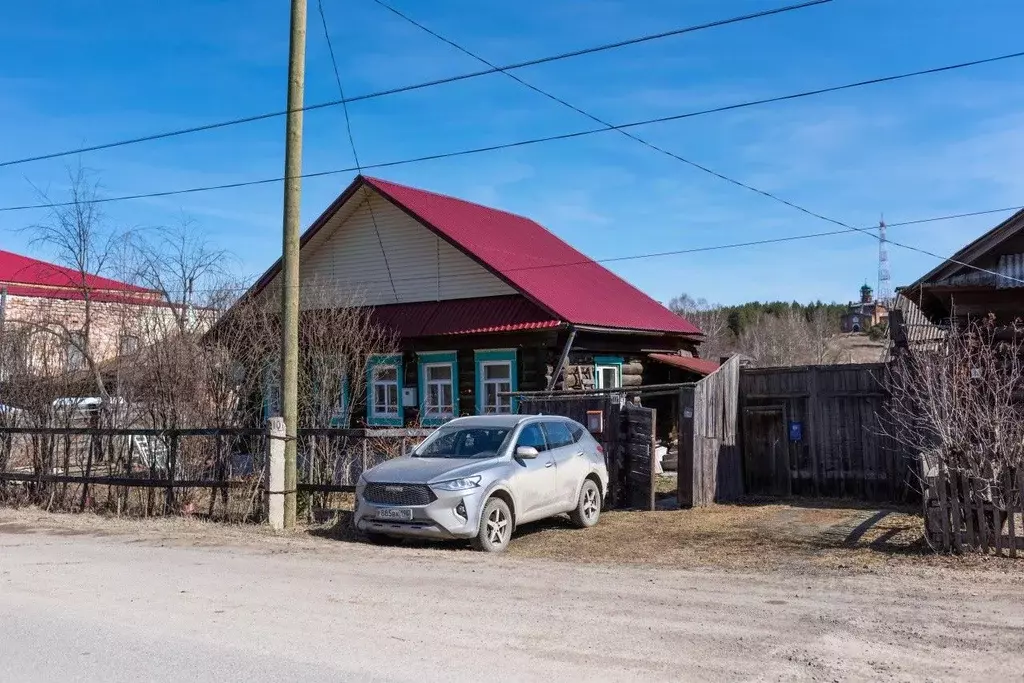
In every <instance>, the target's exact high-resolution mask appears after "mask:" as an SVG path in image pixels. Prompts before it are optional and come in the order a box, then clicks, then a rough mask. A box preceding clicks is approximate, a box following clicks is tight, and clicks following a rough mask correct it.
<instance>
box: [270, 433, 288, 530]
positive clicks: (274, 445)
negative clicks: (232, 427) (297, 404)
mask: <svg viewBox="0 0 1024 683" xmlns="http://www.w3.org/2000/svg"><path fill="white" fill-rule="evenodd" d="M267 437H268V438H267V522H268V523H269V524H270V528H271V529H273V530H274V531H281V530H282V529H284V418H283V417H272V418H270V419H269V420H267Z"/></svg>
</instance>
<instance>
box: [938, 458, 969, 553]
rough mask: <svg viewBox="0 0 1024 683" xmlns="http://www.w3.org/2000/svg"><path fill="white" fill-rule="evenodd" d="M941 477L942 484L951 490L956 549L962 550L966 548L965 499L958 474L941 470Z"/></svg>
mask: <svg viewBox="0 0 1024 683" xmlns="http://www.w3.org/2000/svg"><path fill="white" fill-rule="evenodd" d="M939 477H940V479H941V481H942V486H943V487H944V488H948V489H949V492H950V494H951V495H950V501H949V502H950V510H951V511H952V513H953V536H954V539H955V540H956V551H957V552H962V551H963V549H964V532H963V527H964V520H963V515H961V514H960V511H961V510H962V509H963V501H962V500H961V499H960V486H959V478H958V475H955V474H953V475H950V473H948V472H940V474H939Z"/></svg>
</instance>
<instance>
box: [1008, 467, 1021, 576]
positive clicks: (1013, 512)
mask: <svg viewBox="0 0 1024 683" xmlns="http://www.w3.org/2000/svg"><path fill="white" fill-rule="evenodd" d="M1005 480H1006V500H1007V503H1006V511H1007V513H1008V515H1009V519H1007V520H1006V524H1007V527H1008V531H1009V532H1010V542H1009V545H1010V557H1013V558H1015V557H1017V535H1016V523H1017V521H1016V518H1017V508H1018V507H1020V508H1021V511H1022V512H1024V500H1022V499H1024V491H1021V492H1019V493H1018V495H1014V490H1013V488H1014V487H1013V475H1012V474H1011V473H1010V472H1007V473H1006V477H1005Z"/></svg>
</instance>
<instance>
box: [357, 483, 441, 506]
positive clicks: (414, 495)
mask: <svg viewBox="0 0 1024 683" xmlns="http://www.w3.org/2000/svg"><path fill="white" fill-rule="evenodd" d="M363 498H365V499H366V501H367V502H368V503H375V504H377V505H429V504H430V503H432V502H434V501H435V500H437V496H435V495H434V492H433V491H431V490H430V487H429V486H424V485H423V484H375V483H374V484H367V485H366V488H365V489H363Z"/></svg>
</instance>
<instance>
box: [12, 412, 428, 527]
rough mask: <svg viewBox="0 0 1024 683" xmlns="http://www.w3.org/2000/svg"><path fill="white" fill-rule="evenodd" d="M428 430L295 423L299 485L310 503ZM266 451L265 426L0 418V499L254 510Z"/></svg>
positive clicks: (148, 510) (143, 508)
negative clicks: (117, 425) (99, 424)
mask: <svg viewBox="0 0 1024 683" xmlns="http://www.w3.org/2000/svg"><path fill="white" fill-rule="evenodd" d="M429 433H430V430H421V429H387V430H370V429H301V430H299V439H298V440H299V449H298V451H299V452H298V463H297V464H298V474H299V483H298V490H299V492H300V493H303V494H307V495H308V496H312V498H310V505H313V504H315V503H316V502H317V501H319V500H320V498H322V496H323V495H326V494H331V493H343V492H351V491H353V490H355V484H356V481H357V480H358V478H359V475H360V474H361V473H362V472H363V471H364V470H366V469H369V468H370V467H373V466H374V465H376V464H378V463H380V462H383V461H384V460H387V459H389V458H392V457H395V456H397V455H399V454H401V453H403V452H405V451H406V450H407V449H408V448H409V447H411V446H412V445H413V444H414V443H415V442H417V441H418V440H420V439H422V438H423V437H424V436H426V435H427V434H429ZM266 453H267V433H266V431H265V430H263V429H227V428H220V429H176V430H157V429H141V428H128V429H102V428H35V427H17V428H13V427H6V428H0V463H3V465H4V467H3V469H0V503H3V502H8V503H11V502H14V503H18V502H24V503H32V504H37V505H44V506H46V507H48V508H54V509H70V508H77V509H89V508H106V509H110V510H112V511H115V512H117V513H118V514H122V513H123V514H145V515H160V514H168V513H180V512H193V513H199V512H205V514H207V515H208V516H210V517H214V516H221V517H234V518H237V517H242V518H252V517H259V516H260V514H261V510H262V493H263V489H264V475H265V472H264V467H265V463H266ZM161 489H162V490H163V494H162V495H158V493H159V491H160V490H161ZM318 496H319V497H320V498H318Z"/></svg>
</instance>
